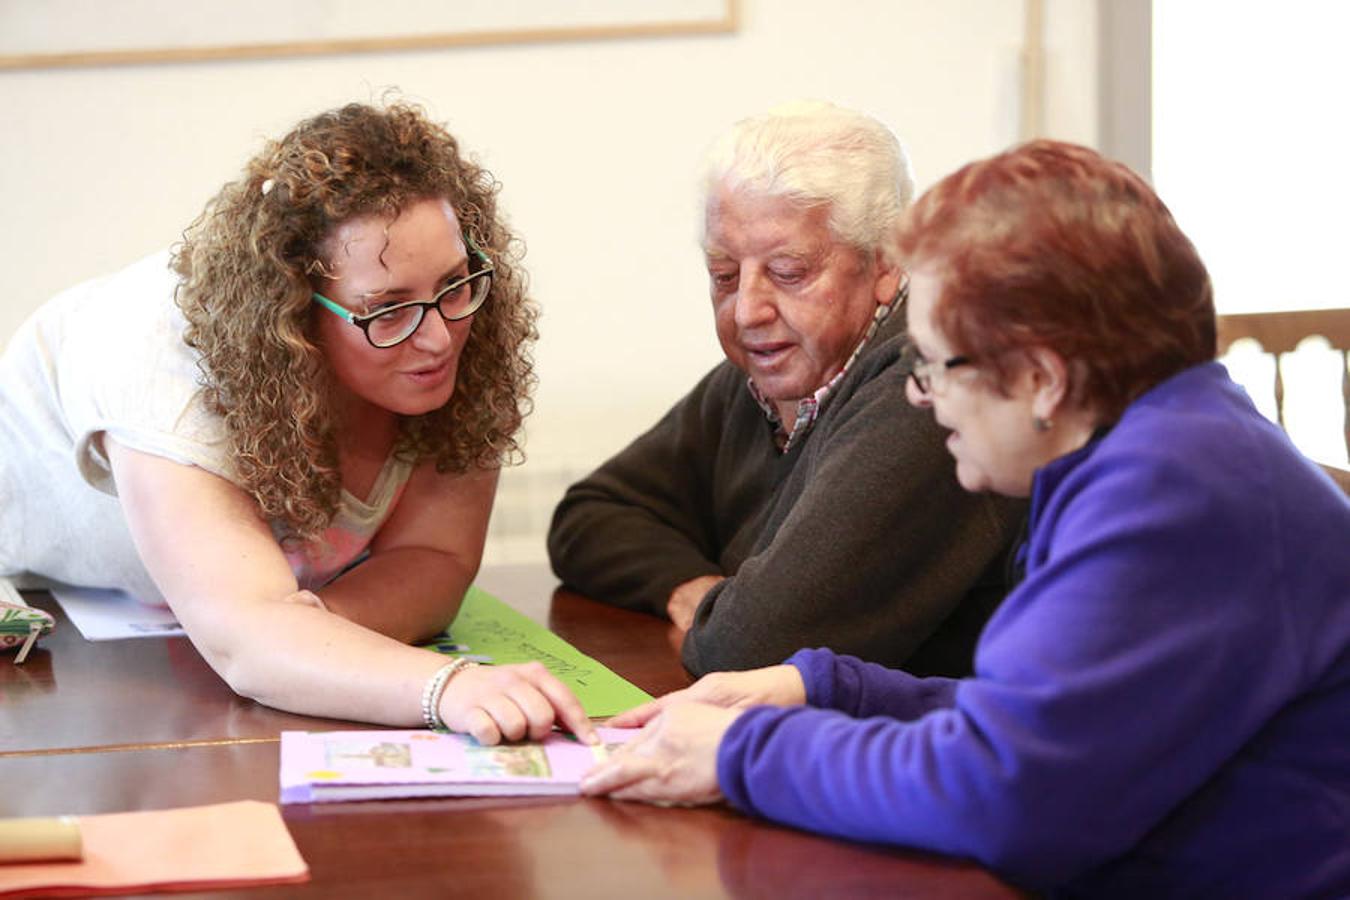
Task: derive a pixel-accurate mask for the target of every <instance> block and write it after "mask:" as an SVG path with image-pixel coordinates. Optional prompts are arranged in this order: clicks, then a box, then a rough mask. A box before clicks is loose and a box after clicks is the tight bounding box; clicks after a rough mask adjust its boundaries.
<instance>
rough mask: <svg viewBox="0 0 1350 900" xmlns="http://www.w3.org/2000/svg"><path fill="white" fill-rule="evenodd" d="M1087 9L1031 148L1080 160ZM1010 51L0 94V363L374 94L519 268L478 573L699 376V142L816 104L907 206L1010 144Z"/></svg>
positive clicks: (1065, 24) (746, 48) (1017, 24)
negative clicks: (479, 198)
mask: <svg viewBox="0 0 1350 900" xmlns="http://www.w3.org/2000/svg"><path fill="white" fill-rule="evenodd" d="M826 9H828V13H826V12H825V10H826ZM1095 9H1096V6H1095V4H1094V3H1091V2H1090V0H1048V2H1046V4H1045V22H1046V28H1045V35H1046V37H1045V41H1046V59H1045V63H1046V64H1045V73H1046V102H1045V110H1046V122H1045V130H1046V132H1047V133H1048V134H1050V135H1052V136H1055V137H1062V138H1067V139H1071V140H1078V141H1083V142H1085V143H1094V142H1095V138H1096V117H1097V110H1096V44H1095V33H1096V32H1095V28H1096V18H1095ZM70 27H72V28H78V27H79V23H78V22H72V23H71V25H70ZM1022 30H1023V8H1022V4H1020V3H1017V2H1013V0H948V2H942V3H933V2H929V0H840V2H835V3H831V4H829V5H828V6H826V5H825V4H821V3H819V2H818V0H745V2H744V3H743V5H742V27H741V29H740V31H739V32H738V33H736V34H734V35H724V36H709V37H678V38H669V39H654V38H648V39H631V40H616V41H609V42H598V41H597V42H578V43H557V44H550V45H518V46H494V47H482V48H471V49H454V50H444V51H418V52H404V53H388V54H366V55H344V56H333V57H325V58H307V59H282V60H273V61H240V62H213V63H180V64H160V65H145V66H129V67H107V68H97V69H65V70H56V69H53V70H30V71H19V72H4V73H0V115H3V121H4V122H5V123H6V136H5V138H4V139H3V141H0V196H3V197H4V198H5V209H6V215H5V216H3V218H0V260H2V261H3V263H4V271H5V276H4V280H5V298H4V301H3V302H2V303H0V342H3V341H4V340H6V339H7V338H8V336H9V335H10V334H11V333H12V331H13V330H14V328H15V327H17V325H18V324H19V322H20V321H21V320H22V318H23V317H24V316H25V315H26V314H27V312H28V311H30V310H31V309H32V308H34V307H36V306H37V305H38V304H39V303H41V302H42V301H43V300H44V299H45V298H47V297H48V296H50V295H51V294H52V293H54V292H56V291H57V290H59V289H61V288H62V287H65V286H67V285H69V284H72V283H74V282H76V281H79V280H81V279H84V278H87V277H90V276H93V275H96V274H99V273H101V272H105V271H108V270H111V269H113V268H116V267H118V266H120V265H122V264H124V263H126V262H128V261H130V260H132V259H134V258H136V257H138V256H139V255H141V254H144V253H147V252H150V251H152V250H154V249H156V248H158V247H161V246H163V245H165V244H168V243H170V242H172V241H173V240H174V239H175V238H176V236H177V235H178V234H179V233H180V232H181V230H182V228H183V227H184V226H185V225H186V224H187V223H188V222H189V221H191V219H192V218H193V217H194V216H195V214H196V213H197V212H198V210H199V209H200V208H201V206H202V204H203V203H204V202H205V201H206V199H207V198H208V197H210V196H211V195H212V193H214V191H215V190H216V188H217V187H218V186H219V185H220V184H221V183H222V182H223V181H225V180H227V179H229V178H232V177H233V176H234V175H235V173H236V172H237V171H238V170H239V167H240V165H241V163H242V162H243V160H244V159H245V158H246V157H247V156H249V155H251V154H252V153H254V152H255V151H256V150H257V149H258V148H259V147H260V145H261V142H262V140H263V138H264V136H266V135H272V134H275V133H279V132H281V131H283V130H285V129H286V128H287V127H289V125H291V124H292V123H293V122H294V121H295V120H296V119H298V118H300V117H302V116H305V115H307V114H310V113H312V112H314V111H317V110H319V109H322V108H326V107H329V106H333V105H336V104H340V103H343V102H346V101H349V100H369V99H372V98H377V97H379V96H380V95H381V93H382V92H383V91H384V90H385V89H386V88H388V87H391V86H396V87H398V88H400V89H401V91H402V92H403V94H404V95H405V96H407V97H410V98H412V99H415V100H418V101H420V102H422V103H423V104H424V105H425V106H426V107H427V108H428V109H429V110H430V111H431V112H432V113H433V115H434V116H435V117H437V118H439V119H442V120H444V121H447V122H448V123H449V126H450V128H451V130H452V131H454V132H455V133H456V134H457V135H459V136H460V137H461V139H462V140H463V142H464V143H465V145H466V146H467V147H469V148H470V149H471V150H473V151H475V152H476V153H477V154H478V156H479V157H480V159H481V160H482V161H483V162H484V163H485V164H486V165H487V166H488V167H489V168H490V169H491V170H492V171H493V172H494V173H495V174H496V176H497V177H498V178H499V179H500V180H501V181H502V183H503V185H504V189H503V193H502V205H503V207H504V209H505V210H506V211H507V213H508V215H509V217H510V219H511V221H512V222H513V224H514V226H515V227H516V229H517V230H518V232H519V233H520V234H521V235H522V237H523V238H524V239H525V241H526V243H527V245H528V248H529V252H528V255H527V257H526V263H527V267H528V269H529V271H530V273H531V277H532V285H533V288H534V294H535V296H536V297H537V299H538V301H539V303H540V306H541V308H542V310H543V317H542V319H541V322H540V329H541V332H542V337H541V340H540V342H539V344H538V348H537V353H536V358H537V361H538V371H539V376H540V387H539V390H538V393H537V395H536V411H535V413H534V415H533V416H532V417H531V419H530V421H529V425H528V426H527V449H528V452H529V454H530V460H529V462H528V463H527V464H526V465H525V466H524V467H522V468H520V469H518V470H513V471H510V472H508V473H507V474H506V476H505V477H504V479H503V488H502V497H501V502H500V503H499V507H498V511H497V513H496V514H495V517H494V523H493V533H494V541H493V549H492V550H491V551H490V555H492V554H496V556H497V557H498V558H503V559H505V558H509V559H530V558H537V557H538V556H539V554H540V553H541V551H542V548H541V547H540V545H539V541H538V533H539V528H540V522H541V519H542V517H545V516H546V515H547V512H548V509H549V508H551V505H552V503H553V502H554V501H555V500H556V496H557V492H558V490H559V486H560V482H561V481H563V480H565V479H566V478H567V477H568V476H569V475H570V474H572V473H581V472H583V471H585V470H587V469H588V468H589V467H590V466H592V465H594V464H595V463H596V462H598V461H600V460H601V459H603V458H604V457H605V456H606V455H607V454H609V453H611V452H613V451H614V450H615V449H617V448H618V447H620V446H622V445H623V444H624V443H625V442H626V441H627V440H628V439H629V438H631V437H632V436H633V435H634V434H636V433H637V432H638V431H639V430H640V429H642V428H645V427H646V426H647V425H648V424H650V423H651V422H653V421H654V420H655V419H656V418H657V417H658V416H659V415H660V414H661V412H662V411H663V410H664V409H666V408H667V407H668V406H669V404H670V403H671V402H672V401H673V400H674V399H676V398H677V397H678V396H679V395H680V394H681V393H683V391H684V390H685V389H686V388H687V387H688V386H689V385H690V384H691V383H692V382H693V381H694V380H695V379H696V378H697V377H698V376H699V375H700V374H701V373H702V372H704V371H705V370H706V369H707V368H708V367H709V366H711V365H712V364H713V363H715V362H716V361H717V360H718V359H719V358H720V357H719V351H718V348H717V345H716V342H715V340H714V339H713V336H712V330H711V317H710V316H709V311H708V304H707V301H706V299H705V297H706V292H705V286H704V276H703V272H702V264H701V257H700V254H699V252H698V246H697V237H698V228H699V209H698V206H697V203H696V199H695V196H694V181H695V174H696V171H697V166H698V161H699V159H700V156H701V154H702V151H703V150H704V149H705V147H706V146H707V144H708V143H709V142H710V141H711V139H712V138H713V137H714V136H715V135H716V134H717V133H718V132H720V131H721V130H723V129H724V128H725V127H727V126H728V125H729V124H730V123H731V122H732V121H734V120H735V119H737V118H740V117H741V116H744V115H747V114H749V113H753V112H757V111H760V110H762V109H764V108H767V107H769V106H771V105H773V104H775V103H777V102H781V101H783V100H787V99H791V98H794V97H800V96H814V97H824V98H828V99H831V100H833V101H835V102H837V103H840V104H843V105H847V106H852V107H855V108H859V109H863V110H866V111H868V112H870V113H872V114H874V115H876V116H877V117H878V118H880V119H882V120H883V121H885V122H887V123H888V124H890V125H891V126H892V127H893V128H894V129H895V130H896V132H897V133H898V134H899V135H900V137H901V139H902V140H903V141H904V142H905V144H906V145H907V147H908V148H909V150H910V152H911V155H912V157H913V161H914V165H915V170H916V173H917V175H918V179H919V182H920V187H923V186H925V185H927V184H930V183H932V182H933V181H934V180H936V179H937V178H938V177H940V176H941V175H943V174H945V173H946V172H948V171H950V170H952V169H954V168H956V167H957V166H958V165H960V164H962V163H964V162H966V161H969V160H970V159H972V158H974V157H976V156H980V155H985V154H988V153H991V152H994V151H996V150H999V149H1002V148H1003V147H1005V146H1006V145H1008V144H1010V143H1012V142H1014V141H1015V140H1016V139H1017V138H1018V137H1019V135H1018V134H1017V127H1018V109H1019V107H1018V103H1019V65H1020V56H1019V53H1020V48H1021V46H1022Z"/></svg>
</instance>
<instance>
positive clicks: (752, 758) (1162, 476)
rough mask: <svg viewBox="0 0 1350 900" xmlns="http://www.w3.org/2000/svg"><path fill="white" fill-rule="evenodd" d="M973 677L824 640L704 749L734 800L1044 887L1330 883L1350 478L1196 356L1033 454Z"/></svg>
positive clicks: (1345, 699)
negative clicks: (1074, 442)
mask: <svg viewBox="0 0 1350 900" xmlns="http://www.w3.org/2000/svg"><path fill="white" fill-rule="evenodd" d="M1023 553H1024V557H1023V559H1024V562H1025V565H1026V577H1025V579H1024V580H1023V581H1022V582H1021V584H1020V585H1018V587H1017V588H1016V589H1015V590H1014V591H1013V593H1012V594H1010V595H1009V596H1008V599H1007V600H1006V601H1005V602H1004V604H1003V606H1002V607H1000V609H999V610H998V612H997V613H995V615H994V617H993V619H991V620H990V622H989V625H988V626H987V628H986V629H985V631H984V633H983V634H982V635H981V637H980V643H979V647H978V650H977V652H976V659H975V666H976V671H975V675H974V676H973V677H971V678H967V679H963V680H952V679H942V678H915V677H913V676H910V675H907V674H904V673H902V672H898V671H894V670H890V669H886V668H883V667H881V666H877V665H873V664H868V663H863V662H861V661H859V660H857V659H854V658H852V657H847V656H837V655H834V654H832V653H830V652H829V651H826V650H804V651H801V652H799V653H797V654H796V655H794V656H793V657H792V658H791V660H789V662H791V663H792V664H793V665H795V666H796V667H797V668H798V669H799V670H800V671H801V673H802V677H803V678H804V679H805V682H806V687H807V698H808V704H809V705H808V706H805V707H797V708H792V709H775V708H768V707H762V708H755V709H751V710H749V711H747V712H746V713H744V714H743V715H742V716H741V717H740V718H739V719H738V720H737V721H736V722H735V723H734V724H733V726H732V728H731V729H730V730H729V731H728V732H727V735H726V737H725V738H724V740H723V741H722V745H721V747H720V749H719V752H718V778H719V781H720V784H721V787H722V790H723V792H724V793H725V794H726V796H727V797H728V799H729V800H730V801H731V802H732V803H733V804H734V805H735V806H737V807H739V808H740V809H743V810H745V811H747V812H751V813H755V814H757V815H761V816H765V817H767V818H770V819H774V820H777V821H780V822H786V823H789V824H793V825H797V826H800V827H802V828H806V829H810V830H812V831H819V832H823V833H826V834H831V835H838V836H841V837H847V838H852V839H856V840H862V841H876V842H882V843H887V844H898V845H904V846H909V847H918V848H924V849H930V850H936V851H939V852H943V853H948V854H953V855H956V856H963V857H969V858H973V859H975V860H978V861H979V862H981V863H983V864H984V865H987V866H989V867H991V868H992V869H994V870H996V871H998V872H1000V873H1002V874H1003V875H1004V876H1005V877H1007V878H1009V879H1010V880H1012V881H1014V882H1016V883H1019V884H1021V885H1024V886H1027V887H1030V888H1035V889H1039V890H1051V891H1054V892H1056V893H1058V894H1063V895H1077V894H1083V895H1089V896H1094V897H1103V896H1122V897H1126V896H1129V897H1138V896H1179V895H1184V896H1189V895H1203V896H1225V897H1236V896H1251V897H1274V896H1279V897H1297V896H1338V897H1339V896H1350V500H1348V499H1347V498H1346V496H1345V495H1344V494H1343V493H1341V492H1340V491H1339V490H1338V489H1337V488H1336V486H1335V485H1334V484H1333V483H1332V482H1331V480H1330V479H1329V478H1327V477H1326V475H1325V474H1324V473H1322V472H1321V471H1320V470H1318V469H1317V467H1316V466H1314V465H1313V464H1312V463H1310V462H1308V461H1307V460H1306V459H1305V458H1303V457H1302V456H1300V455H1299V454H1298V452H1297V451H1295V450H1294V449H1293V447H1292V446H1291V445H1290V444H1289V442H1288V440H1287V439H1286V438H1285V436H1284V434H1283V433H1282V432H1280V431H1279V429H1278V428H1276V427H1275V426H1274V425H1272V424H1270V423H1269V422H1267V421H1266V420H1265V419H1264V418H1262V417H1261V416H1260V415H1259V414H1258V413H1257V412H1256V410H1255V409H1254V408H1253V406H1252V404H1251V401H1250V399H1249V398H1248V397H1247V395H1246V394H1245V393H1244V392H1243V391H1242V389H1241V388H1239V387H1237V386H1236V385H1234V384H1233V383H1232V381H1230V380H1229V378H1228V375H1227V373H1226V371H1225V370H1224V369H1223V367H1222V366H1221V365H1219V364H1218V363H1209V364H1205V365H1201V366H1197V367H1195V368H1192V369H1189V370H1187V371H1185V372H1182V373H1180V374H1178V375H1176V376H1174V377H1173V378H1171V379H1169V380H1167V381H1166V382H1164V383H1163V384H1161V385H1159V386H1158V387H1156V388H1154V389H1153V390H1152V391H1150V392H1148V393H1147V394H1145V395H1144V396H1142V397H1140V398H1139V399H1138V400H1136V401H1135V402H1134V403H1133V404H1132V405H1131V406H1130V407H1129V409H1128V410H1126V412H1125V414H1124V416H1123V417H1122V418H1121V420H1120V421H1119V422H1118V423H1117V424H1116V426H1115V427H1114V428H1113V429H1112V430H1111V431H1110V432H1109V433H1108V434H1106V435H1105V436H1104V437H1102V438H1100V439H1099V440H1095V441H1093V442H1091V443H1090V444H1089V445H1088V446H1086V447H1084V448H1082V449H1081V450H1079V451H1076V452H1074V453H1072V454H1069V455H1067V456H1064V457H1061V458H1060V459H1057V460H1055V461H1054V462H1052V463H1050V464H1049V465H1048V466H1046V467H1045V468H1043V469H1041V470H1039V471H1038V472H1037V473H1036V477H1035V481H1034V484H1033V488H1032V506H1031V519H1030V523H1029V530H1028V538H1027V543H1026V545H1025V546H1024V548H1023Z"/></svg>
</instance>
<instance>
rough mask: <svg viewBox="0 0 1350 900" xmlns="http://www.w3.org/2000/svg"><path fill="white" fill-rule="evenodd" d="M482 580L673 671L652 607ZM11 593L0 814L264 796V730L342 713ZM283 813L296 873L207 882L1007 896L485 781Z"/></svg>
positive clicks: (564, 629)
mask: <svg viewBox="0 0 1350 900" xmlns="http://www.w3.org/2000/svg"><path fill="white" fill-rule="evenodd" d="M479 584H480V585H482V586H483V587H484V588H486V589H487V590H489V591H491V592H492V593H494V594H496V595H497V596H498V597H500V598H501V599H503V600H504V601H506V602H507V603H509V604H511V605H512V606H513V607H515V608H516V609H519V610H520V611H521V612H524V613H525V614H526V615H529V616H530V617H531V618H533V619H535V620H536V621H539V622H541V623H544V624H546V625H547V626H548V627H549V628H550V629H551V630H553V631H554V632H556V633H557V634H558V635H559V636H561V637H562V638H563V639H564V640H567V641H568V642H570V643H572V644H573V645H575V646H576V647H577V648H578V649H580V650H581V651H582V652H583V653H586V654H588V655H590V656H592V657H594V658H596V659H598V660H599V661H600V662H602V663H604V664H605V665H607V666H609V667H610V668H611V669H613V670H614V671H616V672H618V673H619V674H620V675H622V676H623V677H625V678H627V679H628V680H630V681H632V682H633V683H634V684H637V685H638V686H639V687H642V688H644V689H645V690H647V691H648V692H650V693H652V694H661V693H665V692H667V691H670V690H674V689H676V688H679V687H683V686H684V685H686V684H688V683H689V677H688V675H687V674H686V673H685V672H684V670H683V669H682V668H681V667H680V665H679V662H678V654H677V652H676V649H675V648H676V645H677V641H678V638H677V636H676V635H675V634H674V633H673V629H672V627H671V626H670V625H669V623H667V622H663V621H661V620H658V619H656V618H653V617H650V616H645V615H642V614H639V613H632V612H627V611H624V610H619V609H615V608H612V607H608V606H604V605H602V604H599V603H595V602H593V601H591V600H588V599H586V598H584V597H581V596H579V595H577V594H574V593H572V592H570V591H567V590H563V589H555V588H556V582H555V581H554V580H553V579H552V576H551V575H549V573H548V572H547V570H546V569H544V568H543V567H536V566H528V567H497V568H490V569H485V570H484V572H483V573H482V577H480V579H479ZM26 596H27V599H28V601H29V602H30V603H32V604H33V605H35V606H39V607H41V608H43V609H46V610H48V611H50V612H53V613H54V614H55V615H56V616H57V620H58V623H57V628H56V631H55V632H54V633H52V634H51V635H49V636H47V637H46V638H44V639H43V640H42V641H41V642H40V643H39V644H38V646H37V648H36V649H35V650H34V651H33V652H32V653H31V654H30V655H29V658H28V661H27V662H25V663H24V664H23V665H21V666H15V665H13V664H12V662H11V659H12V656H8V657H0V784H3V793H0V814H3V815H6V816H25V815H57V814H74V815H88V814H95V813H107V812H123V811H131V810H142V809H165V808H172V807H179V806H194V805H200V804H207V803H223V802H227V801H231V800H243V799H252V800H264V801H267V802H275V801H276V799H277V792H278V784H277V754H278V735H279V733H280V732H281V731H282V730H283V729H295V728H300V729H305V728H308V729H332V728H335V727H342V726H343V725H344V724H346V723H340V722H336V721H334V720H332V719H315V718H308V717H304V716H296V715H291V714H289V713H283V712H278V711H276V710H272V709H268V708H266V707H263V706H260V705H259V704H257V703H254V702H253V701H250V700H244V699H241V698H239V697H237V696H235V695H234V694H233V693H231V691H230V690H229V688H227V687H226V686H225V684H224V683H223V682H222V681H221V680H220V679H219V678H218V677H217V676H216V675H215V674H214V673H213V672H212V671H211V670H210V669H209V668H208V667H207V666H206V664H205V663H204V662H203V660H202V658H201V657H200V656H199V655H198V654H197V652H196V651H195V650H194V649H193V647H192V645H191V643H190V642H189V641H187V640H186V639H184V638H162V637H155V638H141V639H136V640H122V641H108V642H87V641H85V640H84V639H83V638H82V637H81V636H80V634H79V632H78V631H77V630H76V628H75V627H74V626H73V625H72V624H71V623H70V622H69V621H68V620H67V619H66V618H65V616H64V614H62V613H61V611H60V608H59V607H58V606H57V605H56V604H55V602H54V601H53V600H52V598H51V597H50V596H49V595H47V594H45V593H40V592H38V593H29V594H27V595H26ZM361 727H368V726H361ZM282 813H283V816H284V819H285V822H286V825H287V827H288V828H289V830H290V832H291V835H292V836H293V837H294V839H295V842H296V845H297V846H298V847H299V849H300V853H301V855H302V856H303V857H304V858H305V860H306V862H307V863H308V864H309V866H310V870H311V876H312V880H311V881H310V882H308V883H307V884H302V885H287V886H277V887H265V888H253V889H250V890H247V891H244V890H234V891H224V892H216V893H214V894H213V896H221V895H223V894H230V893H235V894H244V893H247V894H249V895H250V896H264V895H266V896H282V895H286V896H290V895H292V894H294V895H305V896H324V897H366V896H374V895H379V896H400V897H419V896H459V895H466V896H467V895H470V894H472V895H475V896H479V897H523V898H553V897H559V898H561V897H620V896H622V897H644V898H645V897H801V896H812V897H817V896H831V897H834V896H888V897H891V896H913V897H1014V896H1020V895H1019V894H1018V893H1017V892H1016V891H1014V890H1012V889H1011V888H1009V887H1007V886H1005V885H1004V884H1002V883H1001V882H999V881H998V880H996V879H995V878H994V877H993V876H991V875H989V874H988V873H986V872H984V871H983V870H981V869H979V868H978V867H976V866H973V865H970V864H965V863H961V862H957V861H949V860H944V859H941V858H939V857H934V856H930V855H926V854H921V853H913V852H906V851H897V850H890V849H885V848H877V847H871V846H866V845H860V844H851V843H847V842H843V841H836V840H830V839H826V838H821V837H816V836H814V835H810V834H806V833H803V832H800V831H795V830H793V829H789V828H782V827H779V826H775V825H772V824H768V823H765V822H762V821H758V820H754V819H750V818H747V817H745V816H742V815H740V814H739V813H737V812H735V811H733V810H730V809H728V808H726V807H713V808H702V809H662V808H657V807H651V806H646V805H641V804H634V803H621V802H614V801H608V800H591V799H583V798H574V797H567V798H559V797H548V798H503V797H493V798H459V799H430V800H402V801H374V802H363V803H345V804H313V805H308V804H300V805H290V806H284V807H282ZM132 839H133V840H134V838H132Z"/></svg>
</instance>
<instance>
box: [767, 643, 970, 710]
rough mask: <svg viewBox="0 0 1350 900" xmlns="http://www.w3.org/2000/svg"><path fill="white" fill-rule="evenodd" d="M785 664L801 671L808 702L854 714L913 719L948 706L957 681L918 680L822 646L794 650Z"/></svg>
mask: <svg viewBox="0 0 1350 900" xmlns="http://www.w3.org/2000/svg"><path fill="white" fill-rule="evenodd" d="M787 663H788V665H790V666H795V667H796V669H797V671H798V672H800V673H801V676H802V682H803V683H804V684H805V685H806V702H807V704H808V705H810V706H815V707H820V708H822V709H834V710H838V711H839V712H843V713H847V714H848V715H850V716H853V717H854V718H866V717H868V716H890V717H891V718H893V719H898V720H900V721H910V720H912V719H917V718H919V717H920V716H923V715H924V714H925V713H928V712H931V711H932V710H935V709H944V708H946V707H949V706H951V705H952V703H953V702H954V698H955V696H956V686H957V685H958V684H960V681H959V680H957V679H955V678H938V677H932V678H918V677H915V676H914V675H911V674H909V673H908V672H902V671H900V670H899V669H888V668H887V667H885V666H880V665H877V664H876V663H870V662H865V661H863V660H861V659H858V658H857V657H854V656H839V655H836V654H834V653H832V652H830V651H829V650H826V649H824V648H817V649H815V650H798V651H797V652H796V653H794V654H792V656H791V657H790V658H789V659H788V661H787Z"/></svg>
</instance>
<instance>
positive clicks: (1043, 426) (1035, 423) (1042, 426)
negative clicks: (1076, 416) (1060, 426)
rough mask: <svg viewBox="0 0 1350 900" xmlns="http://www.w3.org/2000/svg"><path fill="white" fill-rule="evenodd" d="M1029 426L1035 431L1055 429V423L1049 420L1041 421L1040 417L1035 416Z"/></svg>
mask: <svg viewBox="0 0 1350 900" xmlns="http://www.w3.org/2000/svg"><path fill="white" fill-rule="evenodd" d="M1031 426H1032V427H1033V428H1035V429H1036V430H1037V431H1049V430H1050V429H1051V428H1054V427H1055V423H1054V421H1053V420H1051V419H1042V418H1041V417H1040V416H1035V417H1034V418H1033V419H1032V420H1031Z"/></svg>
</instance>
